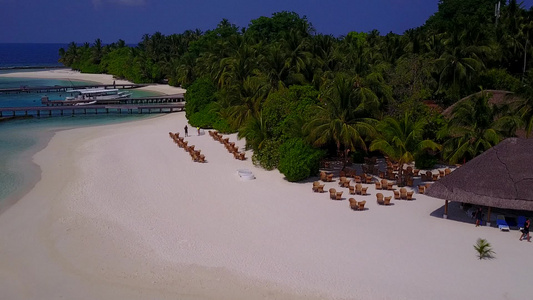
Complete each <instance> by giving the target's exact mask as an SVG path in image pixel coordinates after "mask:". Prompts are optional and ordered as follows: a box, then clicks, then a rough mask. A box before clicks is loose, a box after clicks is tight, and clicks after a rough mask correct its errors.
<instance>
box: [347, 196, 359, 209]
mask: <svg viewBox="0 0 533 300" xmlns="http://www.w3.org/2000/svg"><path fill="white" fill-rule="evenodd" d="M348 201H350V208H351V209H353V210H356V209H357V201H356V200H355V199H354V198H350V199H348Z"/></svg>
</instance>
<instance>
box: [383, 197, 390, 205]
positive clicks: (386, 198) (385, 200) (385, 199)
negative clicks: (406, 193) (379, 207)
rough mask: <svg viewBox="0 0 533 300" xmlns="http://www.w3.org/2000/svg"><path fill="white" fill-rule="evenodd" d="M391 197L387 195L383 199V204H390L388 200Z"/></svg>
mask: <svg viewBox="0 0 533 300" xmlns="http://www.w3.org/2000/svg"><path fill="white" fill-rule="evenodd" d="M391 199H392V196H387V197H385V198H384V200H383V204H384V205H390V200H391Z"/></svg>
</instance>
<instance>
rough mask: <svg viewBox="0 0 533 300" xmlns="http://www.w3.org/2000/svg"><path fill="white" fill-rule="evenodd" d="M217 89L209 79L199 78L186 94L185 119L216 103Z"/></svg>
mask: <svg viewBox="0 0 533 300" xmlns="http://www.w3.org/2000/svg"><path fill="white" fill-rule="evenodd" d="M216 91H217V89H216V87H215V85H214V84H213V82H211V80H209V79H208V78H199V79H197V80H195V81H194V82H193V84H191V86H190V87H189V88H188V89H187V93H185V101H186V102H185V117H186V118H187V119H189V117H190V116H191V115H192V114H194V113H196V112H199V111H201V110H202V109H203V108H204V107H206V106H207V105H208V104H210V103H211V102H213V101H215V100H216V98H215V93H216Z"/></svg>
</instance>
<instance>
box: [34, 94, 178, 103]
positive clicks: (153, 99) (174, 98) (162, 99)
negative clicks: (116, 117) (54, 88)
mask: <svg viewBox="0 0 533 300" xmlns="http://www.w3.org/2000/svg"><path fill="white" fill-rule="evenodd" d="M88 101H90V100H79V101H78V100H69V101H65V100H49V99H48V97H47V96H44V97H41V104H43V105H46V106H72V105H76V104H79V103H87V102H88ZM183 101H185V97H184V95H183V94H176V95H161V96H150V97H139V98H122V99H108V100H98V103H97V104H156V103H159V104H161V103H179V102H183Z"/></svg>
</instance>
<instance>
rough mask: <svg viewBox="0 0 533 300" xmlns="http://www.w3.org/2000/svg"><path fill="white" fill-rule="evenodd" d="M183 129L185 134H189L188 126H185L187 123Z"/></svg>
mask: <svg viewBox="0 0 533 300" xmlns="http://www.w3.org/2000/svg"><path fill="white" fill-rule="evenodd" d="M183 129H184V130H185V136H189V127H187V125H185V127H184V128H183Z"/></svg>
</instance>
